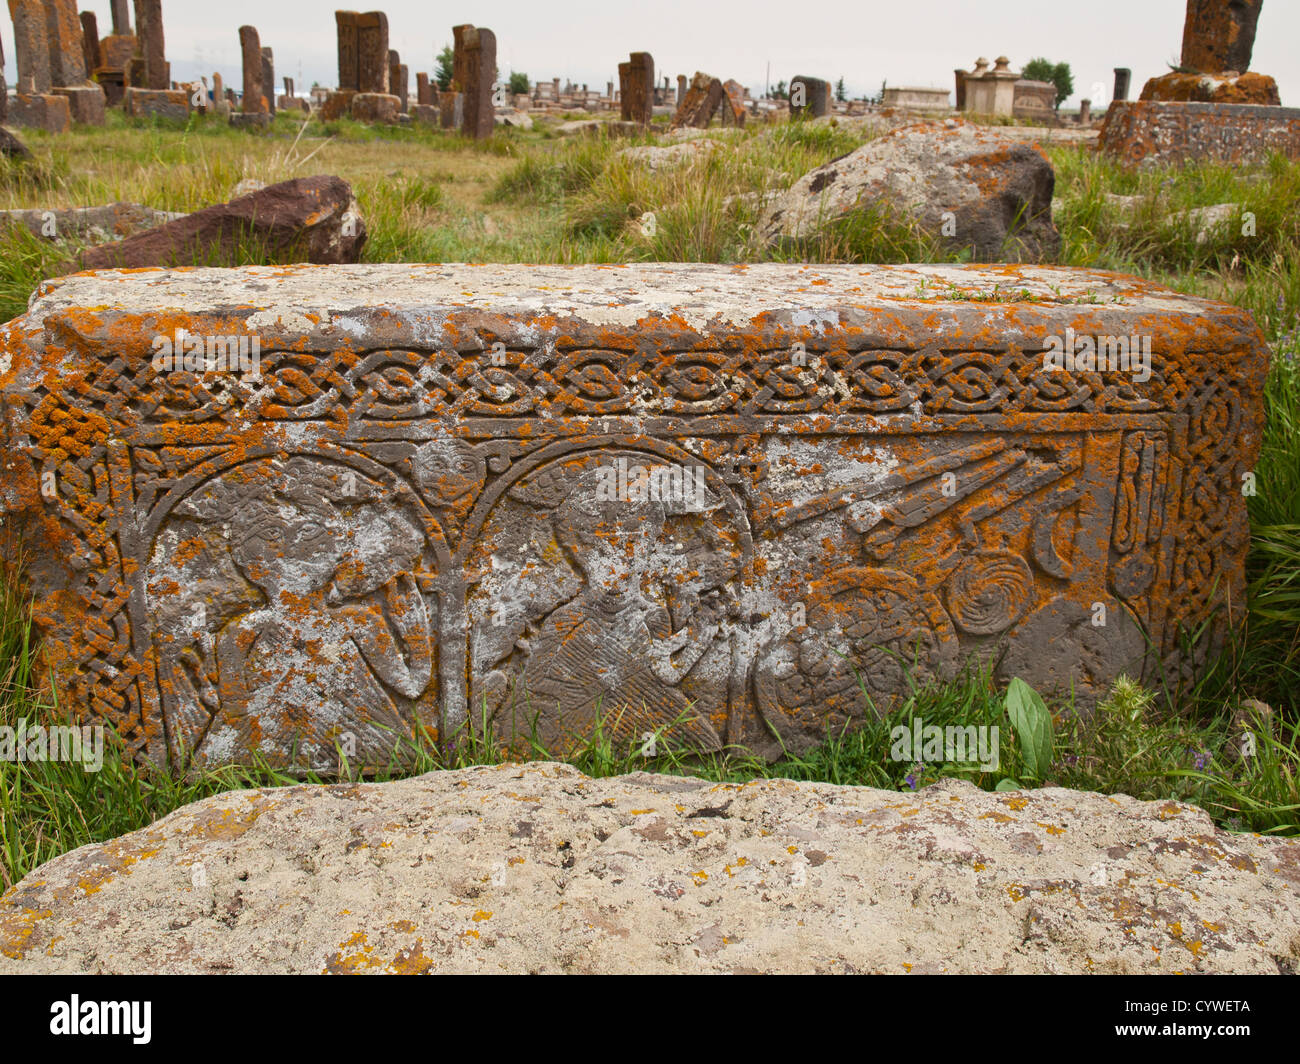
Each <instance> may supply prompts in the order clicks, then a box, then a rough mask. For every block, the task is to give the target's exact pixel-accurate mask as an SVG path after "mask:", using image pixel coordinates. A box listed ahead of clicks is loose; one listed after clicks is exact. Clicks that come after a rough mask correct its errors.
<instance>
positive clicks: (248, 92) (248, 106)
mask: <svg viewBox="0 0 1300 1064" xmlns="http://www.w3.org/2000/svg"><path fill="white" fill-rule="evenodd" d="M239 51H240V54H241V56H242V57H243V69H244V91H243V98H242V99H241V101H240V110H241V111H242V112H243V113H244V114H246V115H260V114H263V113H264V112H265V111H266V95H265V93H264V92H263V89H262V42H261V39H260V38H259V36H258V33H257V27H256V26H240V27H239Z"/></svg>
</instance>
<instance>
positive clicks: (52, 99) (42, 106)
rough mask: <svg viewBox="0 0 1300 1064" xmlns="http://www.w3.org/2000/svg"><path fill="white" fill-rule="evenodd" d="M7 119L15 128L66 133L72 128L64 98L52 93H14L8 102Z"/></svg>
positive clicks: (66, 99) (70, 116)
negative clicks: (21, 127)
mask: <svg viewBox="0 0 1300 1064" xmlns="http://www.w3.org/2000/svg"><path fill="white" fill-rule="evenodd" d="M9 118H10V120H11V121H12V122H13V124H14V125H16V126H25V127H27V128H28V129H43V130H45V131H46V132H47V133H66V132H68V130H70V129H71V128H72V112H71V111H70V110H69V107H68V98H67V97H66V96H56V95H54V94H53V93H48V92H47V93H28V92H16V93H14V94H13V96H12V97H10V100H9Z"/></svg>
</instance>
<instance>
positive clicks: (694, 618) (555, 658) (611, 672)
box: [522, 469, 735, 750]
mask: <svg viewBox="0 0 1300 1064" xmlns="http://www.w3.org/2000/svg"><path fill="white" fill-rule="evenodd" d="M600 474H601V471H600V470H599V469H588V470H587V471H585V472H583V473H581V474H579V475H578V476H577V478H576V482H575V484H574V487H573V489H572V491H570V492H569V494H568V496H567V497H566V498H565V499H564V501H563V502H562V503H560V505H559V506H558V507H557V508H556V509H555V510H554V511H553V513H552V514H551V526H552V529H553V531H554V534H555V539H556V542H557V543H559V544H560V546H561V547H562V548H563V550H564V551H565V553H566V555H567V557H568V558H569V559H570V561H571V563H572V564H573V565H574V567H575V568H576V569H577V571H578V572H579V573H580V574H581V577H582V587H581V590H579V592H578V593H577V595H576V596H574V597H573V598H572V599H570V600H569V601H568V602H566V603H564V604H563V605H561V606H558V607H556V608H555V609H554V610H552V611H551V613H550V614H548V615H547V616H546V617H545V618H544V619H543V620H542V621H541V622H540V623H539V624H538V625H537V626H536V629H535V635H534V636H533V637H532V638H531V639H528V640H524V641H522V649H523V650H524V651H525V653H526V656H527V658H526V663H525V665H524V669H523V677H522V680H523V693H524V695H525V697H526V698H527V699H528V702H529V705H530V706H531V710H532V712H534V713H540V717H539V721H538V728H539V732H540V733H541V735H542V737H543V739H545V740H548V741H551V742H556V743H559V744H565V743H570V742H572V741H573V740H574V739H575V738H579V737H583V736H586V735H588V734H589V733H590V731H591V728H592V727H594V725H595V722H596V718H597V716H598V715H599V716H601V717H602V718H603V720H604V726H605V728H606V734H612V736H613V737H614V738H615V739H616V740H623V739H626V738H629V737H633V736H640V735H642V734H644V732H646V731H654V730H656V729H667V731H668V734H670V735H671V736H672V738H673V740H674V741H677V742H682V743H689V744H690V745H692V746H695V747H697V748H699V749H703V750H717V749H719V748H720V747H721V741H720V739H719V737H718V733H717V731H716V730H715V729H714V727H713V725H712V724H711V723H710V722H709V721H708V720H707V719H706V718H705V717H704V716H702V715H700V713H699V712H698V711H697V709H696V708H695V707H694V706H692V704H691V701H690V700H689V699H688V698H687V697H686V695H685V694H683V692H682V691H681V690H680V685H681V683H682V681H683V680H684V679H685V678H686V677H687V675H688V674H690V673H691V671H692V670H693V669H694V668H695V667H696V665H697V664H698V663H699V662H700V660H701V658H702V657H703V656H704V655H705V654H706V653H707V652H708V650H709V649H710V648H711V647H712V646H714V645H715V643H716V642H717V641H718V640H719V639H720V638H723V637H725V635H726V634H727V633H728V631H729V628H728V627H727V625H728V623H729V622H728V621H727V614H728V611H729V610H731V609H733V608H734V596H732V595H731V594H730V592H729V591H728V590H726V589H725V586H724V584H723V580H724V579H725V577H726V575H727V574H728V573H729V572H734V568H735V563H734V562H733V563H732V565H731V568H730V570H728V569H727V566H726V564H725V563H719V564H717V565H713V564H711V563H705V564H704V565H700V564H699V562H700V558H699V557H698V547H693V548H691V549H688V550H683V551H682V552H681V553H680V554H675V553H674V552H673V551H671V550H668V549H666V544H665V543H664V531H665V525H666V523H667V521H668V517H669V514H668V510H669V509H671V504H665V503H664V502H662V501H645V502H631V501H627V500H620V499H612V500H611V499H603V498H601V491H600V489H601V485H602V477H601V475H600ZM688 568H689V569H690V570H691V571H692V572H694V573H696V574H699V573H701V572H703V573H708V574H712V575H706V576H703V577H700V576H698V575H697V577H696V579H697V583H696V584H694V585H692V584H691V582H690V580H689V579H688V578H687V576H686V572H687V569H688ZM720 572H721V573H722V574H723V575H722V576H719V575H718V573H720ZM701 583H708V584H710V586H709V587H703V586H700V584H701ZM670 595H674V596H675V597H676V598H677V600H678V602H679V603H680V605H679V607H678V610H677V613H678V615H679V620H678V622H677V624H676V625H675V624H674V618H673V611H671V610H670V609H669V604H668V600H669V597H670ZM670 726H671V727H670Z"/></svg>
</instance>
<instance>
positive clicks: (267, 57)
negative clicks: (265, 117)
mask: <svg viewBox="0 0 1300 1064" xmlns="http://www.w3.org/2000/svg"><path fill="white" fill-rule="evenodd" d="M262 95H263V96H264V97H265V98H266V109H267V111H268V112H269V113H270V114H271V116H272V117H274V116H275V53H274V52H273V51H272V50H271V49H270V48H263V49H262Z"/></svg>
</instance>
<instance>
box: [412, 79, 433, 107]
mask: <svg viewBox="0 0 1300 1064" xmlns="http://www.w3.org/2000/svg"><path fill="white" fill-rule="evenodd" d="M415 102H416V104H417V105H419V106H422V107H428V106H431V105H432V104H433V86H432V85H430V84H429V75H428V74H426V73H425V72H424V71H423V70H420V71H417V72H416V75H415Z"/></svg>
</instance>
